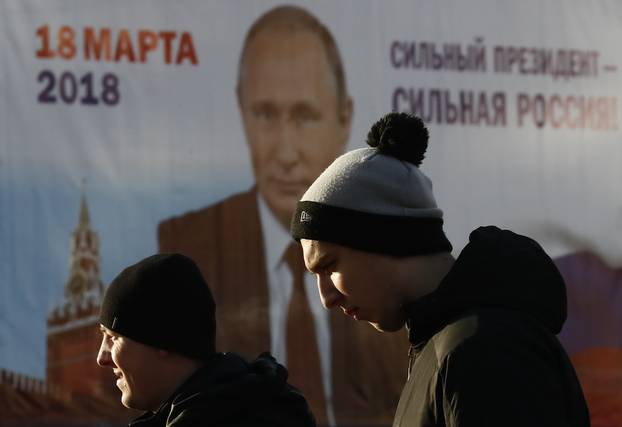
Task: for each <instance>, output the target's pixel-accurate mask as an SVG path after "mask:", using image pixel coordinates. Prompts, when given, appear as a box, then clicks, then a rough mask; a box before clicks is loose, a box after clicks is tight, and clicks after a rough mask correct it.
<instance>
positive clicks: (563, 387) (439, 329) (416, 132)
mask: <svg viewBox="0 0 622 427" xmlns="http://www.w3.org/2000/svg"><path fill="white" fill-rule="evenodd" d="M367 142H368V144H369V145H370V148H363V149H358V150H353V151H350V152H348V153H346V154H344V155H342V156H341V157H339V158H337V159H336V160H335V161H334V162H333V163H332V164H331V165H330V166H329V167H328V168H327V169H326V170H325V171H324V172H323V173H322V174H321V175H320V176H319V177H318V178H317V179H316V180H315V182H314V183H313V184H312V185H311V187H309V189H308V190H307V192H306V193H305V194H304V195H303V196H302V199H301V200H300V201H299V202H298V206H297V210H296V212H295V214H294V217H293V218H292V224H291V233H292V235H293V237H294V238H295V239H296V240H298V241H300V242H301V244H302V248H303V252H304V258H305V264H306V266H307V268H308V270H310V271H311V272H313V273H314V274H315V275H316V277H317V283H318V288H319V292H320V298H321V300H322V303H323V305H324V306H325V307H326V308H327V309H331V308H341V309H342V310H343V311H344V313H345V314H346V315H348V316H351V317H353V318H354V319H355V320H357V321H367V322H369V323H370V324H371V325H372V326H374V327H375V328H376V329H378V330H380V331H387V332H392V331H397V330H399V329H401V328H402V327H403V326H404V325H406V326H407V328H408V333H409V340H410V345H411V348H410V353H409V354H410V358H409V359H410V360H409V379H408V382H407V383H406V386H405V387H404V390H403V392H402V397H401V399H400V402H399V404H398V408H397V413H396V417H395V421H394V424H393V425H394V426H424V425H425V426H447V425H460V426H486V425H504V426H534V425H547V426H550V425H555V426H561V425H564V426H565V425H568V426H570V425H572V426H587V425H589V415H588V411H587V406H586V403H585V399H584V397H583V393H582V390H581V387H580V385H579V382H578V380H577V377H576V374H575V372H574V369H573V367H572V365H571V363H570V361H569V360H568V357H567V355H566V353H565V351H564V350H563V348H562V347H561V345H560V344H559V342H558V341H557V338H556V337H555V335H556V334H557V333H559V331H560V330H561V327H562V325H563V323H564V321H565V319H566V293H565V284H564V282H563V279H562V278H561V276H560V274H559V272H558V271H557V269H556V267H555V265H554V264H553V262H552V261H551V259H550V258H549V257H548V255H546V253H545V252H544V251H543V249H542V248H541V247H540V246H539V245H538V243H536V242H535V241H533V240H531V239H529V238H528V237H525V236H520V235H518V234H515V233H512V232H511V231H507V230H500V229H498V228H496V227H492V226H488V227H481V228H478V229H477V230H475V231H473V232H472V233H471V235H470V242H469V243H468V245H467V246H466V247H465V248H464V249H463V251H462V253H461V254H460V255H459V257H458V258H457V259H454V257H453V256H452V254H451V250H452V247H451V244H450V243H449V241H448V240H447V238H446V236H445V234H444V232H443V214H442V211H441V210H440V209H439V208H438V207H437V205H436V202H435V199H434V195H433V193H432V182H431V180H430V179H429V178H428V177H427V176H426V175H425V174H424V173H423V172H422V171H421V170H420V169H419V166H420V164H421V162H422V160H423V158H424V153H425V151H426V149H427V145H428V131H427V129H426V127H425V125H424V124H423V122H422V121H421V120H420V119H419V118H418V117H415V116H412V115H408V114H404V113H391V114H388V115H386V116H384V117H383V118H381V119H380V120H379V121H378V122H377V123H376V124H374V126H373V127H372V129H371V131H370V132H369V134H368V138H367Z"/></svg>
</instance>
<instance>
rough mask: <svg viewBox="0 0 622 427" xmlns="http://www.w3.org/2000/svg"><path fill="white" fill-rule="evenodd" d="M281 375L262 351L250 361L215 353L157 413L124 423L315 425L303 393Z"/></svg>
mask: <svg viewBox="0 0 622 427" xmlns="http://www.w3.org/2000/svg"><path fill="white" fill-rule="evenodd" d="M286 379H287V370H286V369H285V368H284V367H283V366H282V365H280V364H278V363H276V361H275V360H274V358H272V357H271V356H270V355H269V354H267V353H265V354H262V355H261V356H260V357H259V358H258V359H256V360H255V361H254V362H252V363H248V362H246V361H245V360H244V359H242V357H240V356H238V355H237V354H235V353H218V354H216V355H215V356H214V357H213V358H211V359H210V360H209V361H208V362H207V363H206V364H205V366H204V367H202V368H201V369H199V370H198V371H197V372H196V373H194V374H193V375H192V376H191V377H190V378H189V379H188V380H187V381H186V382H184V384H182V385H181V386H180V387H179V388H178V389H177V391H176V392H175V393H174V394H173V396H171V398H170V399H169V400H168V401H167V402H165V403H164V404H163V405H162V406H161V407H160V409H158V411H157V412H155V413H154V412H148V413H145V414H143V415H142V416H141V417H139V418H137V419H136V420H134V421H132V422H131V423H130V424H129V425H130V426H131V427H165V426H166V427H190V426H192V427H200V426H213V427H222V426H227V427H232V426H235V427H243V426H244V427H246V426H248V427H251V426H253V427H264V426H265V427H290V426H295V427H298V426H300V427H314V426H315V421H314V419H313V416H312V415H311V412H310V411H309V408H308V406H307V403H306V401H305V399H304V397H303V396H302V395H301V394H300V393H299V392H298V391H297V390H296V389H294V388H293V387H291V386H290V385H289V384H287V382H286Z"/></svg>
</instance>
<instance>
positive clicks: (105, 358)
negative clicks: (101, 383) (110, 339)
mask: <svg viewBox="0 0 622 427" xmlns="http://www.w3.org/2000/svg"><path fill="white" fill-rule="evenodd" d="M97 364H98V365H99V366H112V365H113V363H112V356H111V355H110V349H109V348H108V344H107V342H106V338H105V337H104V338H102V342H101V345H100V346H99V352H98V353H97Z"/></svg>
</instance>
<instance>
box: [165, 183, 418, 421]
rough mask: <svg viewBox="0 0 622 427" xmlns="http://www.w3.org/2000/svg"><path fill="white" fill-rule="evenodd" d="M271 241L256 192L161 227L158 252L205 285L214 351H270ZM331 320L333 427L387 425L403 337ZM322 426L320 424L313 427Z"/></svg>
mask: <svg viewBox="0 0 622 427" xmlns="http://www.w3.org/2000/svg"><path fill="white" fill-rule="evenodd" d="M269 241H270V236H263V234H262V230H261V223H260V219H259V209H258V206H257V193H256V190H251V191H249V192H245V193H241V194H236V195H234V196H231V197H229V198H227V199H226V200H223V201H222V202H220V203H217V204H215V205H213V206H210V207H208V208H204V209H200V210H197V211H193V212H187V213H185V214H184V215H181V216H178V217H174V218H170V219H168V220H166V221H163V222H161V223H160V225H159V227H158V242H159V247H160V251H161V252H180V253H183V254H184V255H187V256H189V257H190V258H192V259H193V260H194V261H195V262H196V263H197V265H198V266H199V268H200V269H201V272H202V273H203V276H204V277H205V279H206V280H207V283H209V286H210V289H211V290H212V292H213V294H214V299H215V300H216V306H217V307H218V310H216V324H217V325H218V328H217V332H216V335H217V339H216V348H217V349H222V350H226V351H234V352H236V353H240V354H242V355H243V356H245V357H249V356H254V355H257V354H259V353H261V352H263V351H266V350H269V349H270V342H271V338H270V316H269V314H270V297H269V290H268V277H267V272H266V266H265V259H264V246H265V245H266V244H268V243H269ZM267 242H268V243H267ZM315 297H316V298H317V295H315ZM329 316H330V345H331V353H332V354H331V368H332V369H331V370H332V375H331V379H332V391H333V396H332V403H333V408H334V413H335V419H336V422H337V425H339V426H387V425H391V421H392V420H393V416H394V415H395V408H396V405H397V399H398V398H399V395H400V391H401V389H402V386H403V385H404V374H405V372H406V369H407V367H408V366H407V360H406V355H407V354H408V345H407V344H406V331H405V330H402V331H400V332H396V333H393V334H388V333H386V334H380V333H378V331H376V330H375V329H374V328H370V327H369V325H367V324H364V322H363V323H362V322H354V321H352V319H350V318H349V317H348V316H344V315H343V313H342V312H341V310H331V311H330V313H329ZM309 404H310V405H311V406H312V407H313V406H315V407H317V406H318V405H317V404H316V405H313V402H309ZM317 418H319V417H317ZM322 421H323V420H322V419H321V418H319V419H317V422H318V425H322V424H323V423H322Z"/></svg>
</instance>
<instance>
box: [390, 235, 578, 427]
mask: <svg viewBox="0 0 622 427" xmlns="http://www.w3.org/2000/svg"><path fill="white" fill-rule="evenodd" d="M406 311H407V314H408V317H409V319H408V327H409V338H410V341H411V345H412V347H411V351H412V358H411V365H410V366H411V372H410V378H409V380H408V382H407V384H406V386H405V387H404V390H403V392H402V396H401V398H400V402H399V405H398V408H397V413H396V417H395V422H394V424H393V425H394V427H398V426H447V427H451V426H461V427H463V426H478V427H482V426H525V427H534V426H547V427H550V426H589V425H590V421H589V414H588V410H587V406H586V403H585V399H584V397H583V393H582V391H581V387H580V385H579V382H578V380H577V377H576V374H575V371H574V369H573V367H572V365H571V363H570V361H569V359H568V357H567V355H566V352H565V351H564V349H563V348H562V347H561V345H560V344H559V341H558V340H557V338H556V337H555V334H558V333H559V332H560V330H561V328H562V325H563V323H564V321H565V319H566V289H565V285H564V281H563V279H562V278H561V276H560V274H559V272H558V270H557V269H556V268H555V266H554V264H553V262H552V261H551V259H550V258H549V257H548V256H547V255H546V254H545V253H544V251H543V250H542V248H541V247H540V246H539V245H538V244H537V243H536V242H535V241H533V240H531V239H529V238H527V237H524V236H519V235H517V234H514V233H512V232H510V231H502V230H499V229H498V228H496V227H482V228H479V229H477V230H475V231H474V232H473V233H471V236H470V242H469V244H468V245H467V246H466V247H465V249H464V250H463V251H462V253H461V254H460V256H459V257H458V259H457V260H456V262H455V264H454V266H453V267H452V269H451V270H450V272H449V273H448V274H447V276H446V277H445V278H444V279H443V281H442V282H441V284H440V285H439V287H438V288H437V290H436V291H434V292H433V293H431V294H429V295H427V296H425V297H423V298H421V299H420V300H418V301H416V302H415V303H413V304H410V305H408V306H407V307H406Z"/></svg>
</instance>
